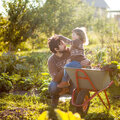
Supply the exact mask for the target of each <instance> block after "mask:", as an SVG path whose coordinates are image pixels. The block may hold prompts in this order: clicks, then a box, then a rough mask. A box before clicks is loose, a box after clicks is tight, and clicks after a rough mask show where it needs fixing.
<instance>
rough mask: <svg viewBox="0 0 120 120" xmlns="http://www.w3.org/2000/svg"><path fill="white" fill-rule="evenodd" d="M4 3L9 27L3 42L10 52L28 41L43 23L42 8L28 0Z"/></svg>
mask: <svg viewBox="0 0 120 120" xmlns="http://www.w3.org/2000/svg"><path fill="white" fill-rule="evenodd" d="M3 2H4V8H5V9H6V12H7V13H8V19H7V26H6V28H5V31H4V34H3V41H4V42H6V43H7V46H9V50H10V51H14V50H15V49H16V47H17V46H18V45H19V44H20V43H21V42H24V41H26V40H27V39H28V38H29V37H30V36H31V35H32V34H33V32H34V30H35V29H37V28H38V27H39V25H40V24H41V23H42V18H41V13H40V11H39V9H40V6H38V7H35V6H32V4H30V2H29V1H28V0H14V1H13V2H12V1H9V2H8V3H7V2H5V1H3Z"/></svg>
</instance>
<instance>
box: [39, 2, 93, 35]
mask: <svg viewBox="0 0 120 120" xmlns="http://www.w3.org/2000/svg"><path fill="white" fill-rule="evenodd" d="M86 8H87V9H86ZM42 11H43V12H42V13H43V16H44V17H43V19H44V21H43V24H42V26H41V30H42V31H43V32H44V33H45V34H46V35H47V36H51V35H52V34H53V33H56V34H64V35H68V36H70V34H71V32H72V29H74V28H75V27H78V26H87V27H88V26H90V23H91V21H92V20H93V19H92V18H93V17H92V16H93V12H94V10H93V8H92V7H89V6H88V5H87V4H84V3H83V2H81V1H79V0H76V1H74V0H69V1H68V0H64V1H63V0H47V1H46V3H45V4H44V5H43V7H42ZM86 13H87V14H86ZM88 21H89V22H88Z"/></svg>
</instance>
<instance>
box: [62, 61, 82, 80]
mask: <svg viewBox="0 0 120 120" xmlns="http://www.w3.org/2000/svg"><path fill="white" fill-rule="evenodd" d="M64 67H72V68H81V67H82V66H81V65H80V62H77V61H72V62H70V63H68V64H66V65H65V66H64ZM68 80H69V76H68V74H67V72H66V70H65V69H64V76H63V78H62V81H64V82H66V81H68Z"/></svg>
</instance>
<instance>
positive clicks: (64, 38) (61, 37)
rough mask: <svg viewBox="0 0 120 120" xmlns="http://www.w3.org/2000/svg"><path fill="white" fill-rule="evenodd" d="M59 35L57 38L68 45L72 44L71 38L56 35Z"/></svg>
mask: <svg viewBox="0 0 120 120" xmlns="http://www.w3.org/2000/svg"><path fill="white" fill-rule="evenodd" d="M58 36H59V38H60V39H61V40H63V41H64V42H65V43H66V44H69V45H72V42H73V41H72V40H71V39H69V38H67V37H64V36H62V35H58Z"/></svg>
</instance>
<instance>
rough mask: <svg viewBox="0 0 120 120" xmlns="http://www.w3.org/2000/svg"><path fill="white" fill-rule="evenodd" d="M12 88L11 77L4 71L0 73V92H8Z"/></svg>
mask: <svg viewBox="0 0 120 120" xmlns="http://www.w3.org/2000/svg"><path fill="white" fill-rule="evenodd" d="M12 88H13V84H12V78H11V77H10V76H8V75H7V74H6V73H2V74H1V75H0V93H1V92H9V91H10V90H11V89H12Z"/></svg>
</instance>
